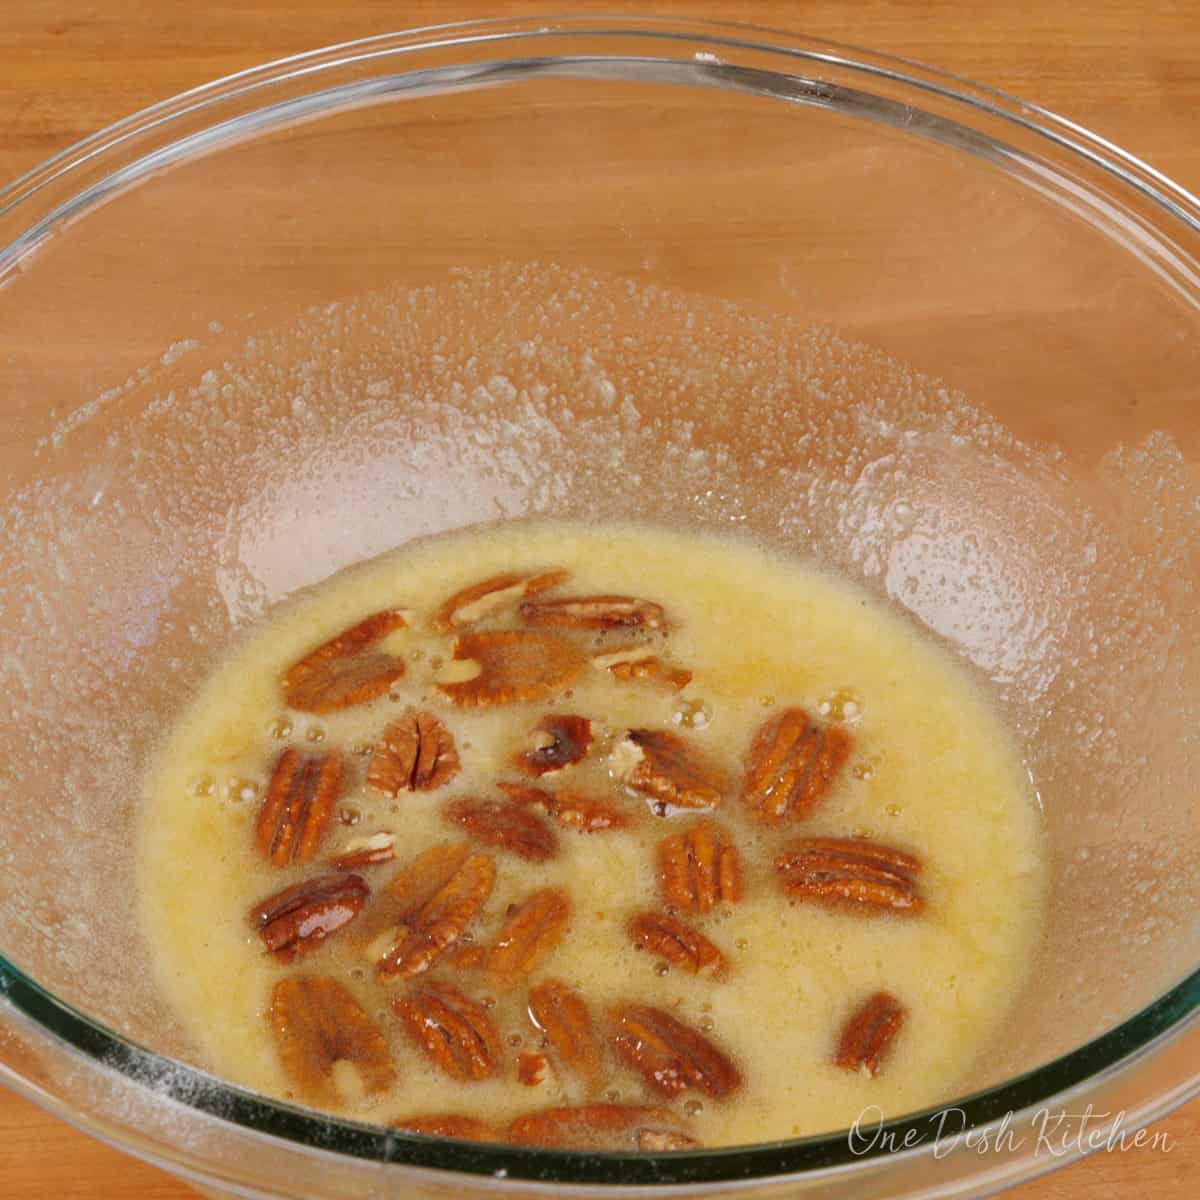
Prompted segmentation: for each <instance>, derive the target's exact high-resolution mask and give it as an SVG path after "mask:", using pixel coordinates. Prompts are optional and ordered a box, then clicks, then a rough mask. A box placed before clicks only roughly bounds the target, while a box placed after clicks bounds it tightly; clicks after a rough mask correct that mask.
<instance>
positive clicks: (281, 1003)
mask: <svg viewBox="0 0 1200 1200" xmlns="http://www.w3.org/2000/svg"><path fill="white" fill-rule="evenodd" d="M267 1018H268V1023H269V1025H270V1028H271V1032H272V1034H274V1037H275V1043H276V1045H277V1047H278V1049H279V1060H280V1063H281V1065H282V1066H283V1070H284V1074H286V1075H287V1077H288V1080H289V1081H290V1082H291V1084H292V1086H293V1087H294V1088H295V1089H296V1091H297V1093H298V1094H299V1095H300V1096H301V1098H303V1099H304V1100H307V1101H309V1102H310V1103H312V1104H318V1105H322V1106H325V1107H334V1106H336V1105H337V1104H338V1102H339V1097H338V1093H337V1088H336V1087H335V1085H334V1082H333V1065H334V1063H336V1062H339V1061H342V1060H345V1061H347V1062H349V1063H351V1064H352V1065H353V1066H354V1067H355V1068H356V1069H357V1071H358V1075H359V1079H360V1080H361V1082H362V1086H363V1091H364V1092H366V1093H367V1094H368V1095H376V1094H378V1093H379V1092H385V1091H387V1089H388V1088H390V1087H391V1086H392V1085H393V1084H394V1083H395V1082H396V1069H395V1067H394V1066H393V1065H392V1056H391V1054H390V1053H389V1052H388V1046H387V1041H386V1040H385V1039H384V1036H383V1034H382V1033H381V1032H380V1031H379V1030H378V1029H377V1028H376V1027H375V1024H374V1022H372V1020H371V1018H370V1017H368V1016H367V1014H366V1012H365V1011H364V1010H363V1008H362V1006H361V1005H360V1004H359V1003H358V1001H357V1000H355V999H354V997H353V996H352V995H351V994H350V992H349V991H347V989H346V988H345V987H343V986H342V984H340V983H339V982H338V981H337V980H336V979H332V978H330V977H329V976H326V975H290V976H288V977H287V978H286V979H281V980H280V981H279V982H278V983H277V984H276V985H275V990H274V991H273V992H272V993H271V1006H270V1009H269V1010H268V1014H267Z"/></svg>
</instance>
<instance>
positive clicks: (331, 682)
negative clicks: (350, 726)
mask: <svg viewBox="0 0 1200 1200" xmlns="http://www.w3.org/2000/svg"><path fill="white" fill-rule="evenodd" d="M406 616H407V614H406V613H404V612H402V611H401V610H400V609H390V610H387V611H385V612H378V613H374V614H373V615H372V616H369V617H367V618H365V619H364V620H362V621H359V622H358V624H357V625H352V626H351V627H350V628H349V629H345V630H343V631H342V632H341V633H339V634H338V635H337V637H334V638H330V639H329V641H327V642H322V643H321V645H319V646H318V647H317V648H316V649H315V650H311V651H309V653H308V654H306V655H305V656H304V657H303V658H302V659H300V661H299V662H297V663H294V664H293V665H292V666H291V667H289V668H288V670H287V671H286V672H285V673H284V676H283V696H284V699H285V701H286V702H287V704H288V705H289V706H290V707H291V708H297V709H300V710H301V711H302V712H311V713H327V712H335V711H337V710H338V709H342V708H350V707H352V706H353V705H355V704H365V703H367V701H369V700H374V699H376V698H377V697H378V696H382V695H383V694H384V693H385V692H387V690H388V688H390V687H391V686H392V684H393V683H395V681H396V680H397V679H399V678H400V677H401V676H402V675H403V674H404V660H403V659H402V658H394V657H393V656H392V655H390V654H385V653H384V652H383V651H382V650H380V649H379V647H378V645H377V643H378V642H380V641H382V640H383V639H384V638H385V637H387V635H388V634H389V633H394V632H395V631H396V630H397V629H404V628H405V627H406V626H407V624H408V621H407V620H406Z"/></svg>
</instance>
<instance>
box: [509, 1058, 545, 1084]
mask: <svg viewBox="0 0 1200 1200" xmlns="http://www.w3.org/2000/svg"><path fill="white" fill-rule="evenodd" d="M549 1078H550V1060H549V1059H548V1058H547V1057H546V1056H545V1055H544V1054H530V1053H529V1052H528V1051H525V1052H524V1053H521V1054H518V1055H517V1082H518V1083H521V1084H524V1085H525V1086H526V1087H538V1086H540V1085H541V1084H543V1083H545V1082H547V1080H548V1079H549Z"/></svg>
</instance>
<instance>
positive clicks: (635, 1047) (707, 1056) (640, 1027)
mask: <svg viewBox="0 0 1200 1200" xmlns="http://www.w3.org/2000/svg"><path fill="white" fill-rule="evenodd" d="M613 1021H614V1022H615V1024H616V1027H617V1032H616V1034H615V1035H614V1036H613V1039H612V1045H613V1049H614V1050H615V1051H616V1053H617V1057H618V1058H620V1059H621V1061H622V1062H624V1063H625V1064H626V1065H627V1066H629V1067H632V1068H633V1070H635V1071H637V1072H638V1074H640V1075H641V1076H642V1078H643V1079H644V1080H645V1081H646V1083H647V1084H648V1085H649V1086H650V1087H652V1088H654V1089H655V1091H659V1092H662V1093H663V1094H664V1095H667V1096H677V1095H679V1093H680V1092H684V1091H687V1089H688V1088H696V1089H697V1090H698V1091H701V1092H703V1093H704V1094H705V1095H706V1096H711V1097H712V1098H713V1099H714V1100H717V1099H720V1098H721V1097H723V1096H727V1095H729V1093H730V1092H732V1091H733V1090H734V1089H735V1088H737V1087H738V1086H739V1085H740V1084H741V1082H742V1077H741V1075H740V1074H739V1073H738V1070H737V1068H736V1067H735V1066H734V1065H733V1063H731V1062H730V1061H729V1059H728V1058H727V1057H726V1056H725V1055H724V1054H723V1053H722V1052H721V1051H720V1050H718V1049H717V1048H716V1046H714V1045H713V1044H712V1042H710V1041H709V1040H708V1039H707V1038H706V1037H704V1036H703V1035H702V1034H699V1033H697V1032H696V1031H695V1030H694V1029H691V1028H690V1027H689V1026H687V1025H685V1024H683V1022H682V1021H677V1020H676V1019H675V1018H674V1017H673V1016H671V1014H670V1013H665V1012H663V1011H662V1009H661V1008H651V1007H650V1005H648V1004H627V1005H625V1006H624V1007H623V1008H618V1009H616V1010H615V1011H614V1013H613Z"/></svg>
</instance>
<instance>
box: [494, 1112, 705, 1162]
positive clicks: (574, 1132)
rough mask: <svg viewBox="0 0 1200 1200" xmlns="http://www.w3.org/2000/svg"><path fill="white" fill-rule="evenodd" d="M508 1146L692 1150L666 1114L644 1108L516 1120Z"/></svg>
mask: <svg viewBox="0 0 1200 1200" xmlns="http://www.w3.org/2000/svg"><path fill="white" fill-rule="evenodd" d="M507 1136H508V1141H510V1142H512V1143H514V1144H515V1145H518V1146H545V1147H555V1148H560V1149H570V1150H614V1151H615V1150H647V1151H659V1150H693V1149H695V1148H696V1147H697V1146H698V1145H699V1142H697V1141H696V1140H695V1138H692V1137H690V1136H689V1135H688V1134H687V1133H686V1132H685V1130H684V1129H683V1128H682V1126H681V1125H680V1123H679V1121H678V1120H677V1119H676V1118H675V1116H674V1115H673V1114H671V1113H669V1112H667V1111H666V1110H665V1109H661V1108H651V1107H649V1106H648V1105H640V1104H587V1105H583V1106H582V1107H579V1108H546V1109H542V1110H541V1111H540V1112H532V1113H526V1114H525V1115H524V1116H521V1117H517V1119H516V1120H515V1121H513V1122H512V1123H511V1124H510V1125H509V1127H508V1135H507Z"/></svg>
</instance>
